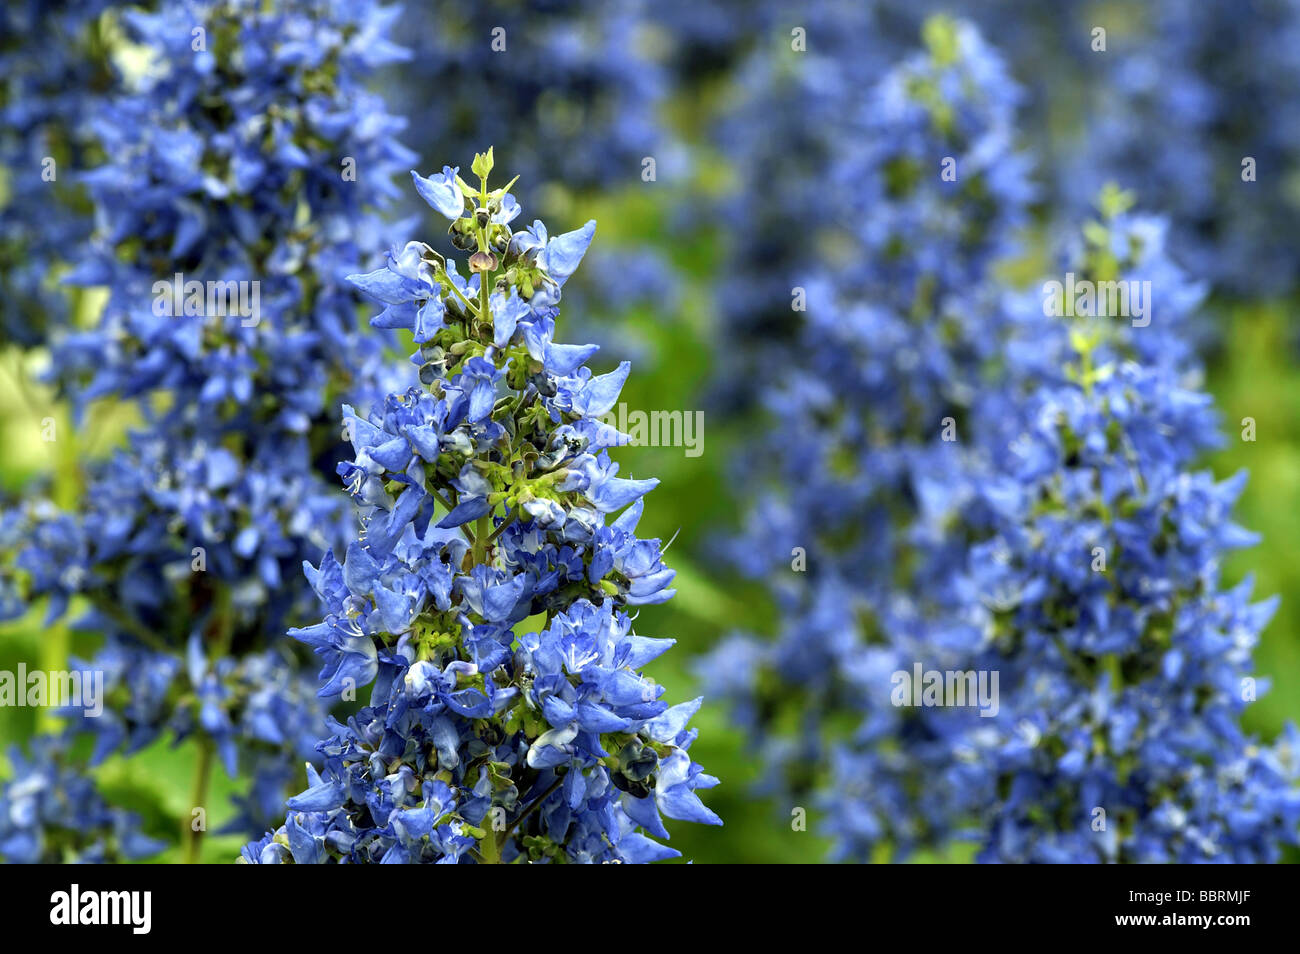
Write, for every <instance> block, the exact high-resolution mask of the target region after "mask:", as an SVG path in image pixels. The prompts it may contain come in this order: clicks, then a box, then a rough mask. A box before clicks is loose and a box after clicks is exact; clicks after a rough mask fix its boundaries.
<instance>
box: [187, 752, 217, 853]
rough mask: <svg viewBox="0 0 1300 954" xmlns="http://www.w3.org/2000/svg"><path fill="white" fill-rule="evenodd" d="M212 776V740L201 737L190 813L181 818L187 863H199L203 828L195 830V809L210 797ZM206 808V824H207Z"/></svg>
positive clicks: (205, 812) (205, 811)
mask: <svg viewBox="0 0 1300 954" xmlns="http://www.w3.org/2000/svg"><path fill="white" fill-rule="evenodd" d="M211 778H212V740H211V739H209V738H208V737H207V736H202V737H200V738H199V760H198V762H197V763H196V764H195V766H194V787H193V788H192V789H191V793H190V806H191V807H190V814H189V815H188V816H187V817H186V818H183V819H181V841H182V843H183V844H184V845H185V855H184V857H185V864H187V865H193V864H198V861H199V848H200V847H201V846H202V844H203V830H202V829H200V830H198V831H195V830H194V811H193V810H194V809H195V808H203V803H204V802H205V801H207V798H208V781H209V780H210V779H211ZM206 814H207V810H206V809H204V815H205V817H204V826H205V827H206V825H207V818H206Z"/></svg>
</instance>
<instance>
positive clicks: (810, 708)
mask: <svg viewBox="0 0 1300 954" xmlns="http://www.w3.org/2000/svg"><path fill="white" fill-rule="evenodd" d="M925 36H926V40H927V46H928V52H927V53H926V54H924V55H923V56H920V57H917V58H913V59H910V60H907V61H905V62H904V63H902V64H901V65H900V66H898V67H896V68H895V69H894V70H892V71H891V72H890V73H889V74H888V75H887V76H886V78H885V79H884V80H883V81H882V82H881V83H880V84H879V85H878V87H877V88H876V91H875V93H874V95H872V96H870V97H867V98H866V99H865V100H864V102H863V105H862V107H861V108H860V111H859V112H858V113H856V114H855V121H856V122H857V123H858V124H859V127H858V128H859V129H860V130H861V132H862V135H861V136H860V137H859V138H858V142H859V145H858V147H857V148H856V149H855V150H852V151H848V150H846V151H845V152H844V154H843V155H842V156H841V157H840V158H839V160H838V161H837V162H836V163H835V164H833V165H832V166H830V167H828V169H827V170H826V171H825V173H824V174H823V176H822V177H821V178H822V181H824V182H825V183H826V188H827V191H828V193H829V194H831V195H834V196H838V197H839V198H838V200H837V201H836V203H835V205H836V207H837V208H839V209H843V210H845V211H847V212H849V213H851V214H852V216H853V220H852V221H851V222H848V223H846V226H845V227H844V230H843V232H842V233H841V241H840V243H839V244H840V247H841V248H848V249H851V250H852V251H851V252H850V253H847V254H843V255H842V256H840V258H839V259H837V258H834V257H832V256H831V255H830V254H829V253H828V254H827V255H826V256H824V258H825V261H824V262H823V264H822V266H821V267H820V268H818V269H817V270H816V271H815V272H813V273H811V277H809V278H808V279H807V281H806V288H805V289H804V290H805V292H806V299H805V300H806V304H807V312H806V314H795V315H793V319H795V320H797V321H798V328H799V331H798V334H799V338H798V345H797V347H795V348H791V349H789V350H787V351H786V352H785V355H784V358H785V360H784V362H783V366H782V372H781V375H780V377H779V378H778V382H777V384H776V386H774V387H772V388H771V390H770V391H769V393H770V395H771V396H770V398H769V399H768V401H767V407H768V412H769V416H770V418H771V420H772V421H773V430H772V431H771V432H770V437H769V438H768V439H767V440H765V441H763V442H762V444H761V451H760V452H758V453H756V454H755V455H753V457H752V458H751V461H752V465H753V466H751V467H750V468H749V470H750V472H751V473H768V474H778V475H779V479H778V480H776V481H775V482H773V483H770V484H769V485H767V486H766V487H764V486H762V485H760V486H759V487H758V488H757V489H756V491H755V492H756V495H757V496H756V502H755V506H754V508H753V510H752V512H751V514H750V519H749V522H748V524H747V526H748V530H747V532H746V533H745V534H743V535H742V537H741V539H740V540H738V541H737V542H736V543H735V544H734V545H733V547H732V548H731V549H732V552H733V555H734V557H735V559H736V561H737V564H738V565H739V566H740V567H741V569H743V570H744V571H746V572H747V573H748V574H749V575H751V576H753V577H755V578H756V579H758V580H761V581H763V582H764V583H765V584H766V585H767V586H768V587H769V589H770V591H771V592H772V593H773V594H774V595H775V597H776V600H777V603H778V607H779V609H780V612H781V620H782V623H781V626H782V628H781V630H780V632H779V633H778V636H777V639H776V640H775V641H771V642H769V641H763V640H759V639H756V638H754V637H751V636H747V635H743V634H741V635H737V636H734V637H731V638H729V639H728V640H727V641H725V642H724V643H723V644H722V646H721V647H720V648H719V649H718V650H717V651H715V653H714V654H712V656H711V657H710V658H709V659H708V660H707V661H706V663H705V665H704V673H705V675H706V677H707V678H708V680H709V682H710V683H711V685H712V687H713V691H714V692H716V693H717V694H721V695H724V696H727V697H729V698H730V699H731V701H732V703H733V704H734V706H735V710H736V712H737V715H738V717H739V719H740V720H741V723H742V725H743V726H744V727H745V728H746V729H747V730H748V732H749V733H751V735H752V736H753V737H754V738H755V739H756V740H757V746H758V749H759V751H760V753H761V755H762V757H763V758H764V761H765V762H766V764H767V765H768V773H767V778H766V787H767V788H768V790H769V791H772V792H774V793H777V794H778V795H779V797H780V798H781V799H782V800H783V802H784V803H786V804H788V805H799V804H805V805H811V804H816V805H819V806H820V807H821V809H822V811H823V815H824V819H825V821H824V829H825V830H826V832H827V833H828V834H830V835H831V836H832V839H833V844H834V853H835V856H836V857H838V858H844V859H853V860H867V859H870V858H873V857H879V856H880V853H881V852H893V853H894V856H896V857H897V856H901V855H905V854H906V853H908V852H909V851H911V850H913V849H915V848H917V847H920V846H940V845H944V844H947V843H950V842H951V841H952V840H953V839H960V838H973V839H975V840H977V841H979V842H981V843H982V845H983V850H982V853H981V855H980V857H981V858H982V859H983V860H1017V861H1025V860H1034V861H1046V860H1051V861H1063V860H1068V861H1093V860H1124V861H1154V860H1178V861H1198V860H1237V861H1242V860H1267V859H1271V858H1273V857H1275V856H1276V852H1277V850H1278V846H1279V844H1280V843H1282V842H1284V841H1286V840H1289V839H1291V838H1293V837H1294V832H1295V826H1296V821H1297V810H1298V809H1300V801H1297V797H1296V793H1295V789H1294V787H1292V782H1293V780H1294V778H1295V756H1294V754H1293V745H1287V744H1285V743H1284V744H1283V745H1281V746H1279V747H1278V748H1276V749H1267V748H1265V747H1262V746H1259V745H1257V744H1255V743H1253V742H1252V741H1251V740H1249V739H1247V738H1246V737H1245V736H1244V735H1243V734H1242V732H1241V730H1240V728H1239V725H1238V718H1237V717H1238V715H1239V714H1240V711H1241V710H1242V708H1243V707H1244V705H1245V704H1246V699H1247V698H1253V696H1251V695H1250V692H1251V691H1254V689H1253V684H1252V683H1246V684H1245V685H1246V687H1247V689H1243V683H1242V680H1243V679H1249V678H1250V655H1251V652H1250V650H1251V647H1252V646H1253V645H1254V642H1255V640H1256V638H1257V636H1258V632H1259V629H1260V628H1261V627H1262V625H1263V623H1264V622H1265V621H1266V620H1267V617H1268V615H1269V612H1270V608H1269V605H1268V604H1264V605H1259V606H1257V605H1252V604H1251V603H1250V602H1249V599H1248V590H1249V586H1248V584H1247V585H1243V586H1242V587H1238V588H1235V589H1232V590H1230V591H1226V592H1225V591H1221V588H1220V587H1219V584H1218V564H1219V559H1220V556H1221V554H1222V553H1223V552H1225V551H1226V550H1227V549H1229V548H1231V547H1235V546H1240V545H1242V544H1243V543H1245V542H1247V540H1248V536H1247V535H1245V534H1244V533H1243V532H1242V531H1240V530H1239V529H1238V528H1237V527H1236V526H1235V525H1233V524H1232V522H1231V519H1230V511H1231V505H1232V501H1233V500H1234V499H1235V496H1236V492H1237V490H1238V489H1239V482H1229V483H1227V484H1218V483H1216V482H1215V481H1214V480H1213V479H1212V478H1211V477H1210V476H1208V475H1205V474H1199V475H1198V474H1194V473H1193V472H1192V471H1191V467H1192V466H1193V465H1194V462H1195V460H1196V459H1197V457H1198V455H1199V454H1200V453H1201V452H1203V450H1204V449H1205V448H1207V447H1209V446H1211V445H1212V443H1213V441H1214V439H1215V437H1216V436H1217V424H1216V421H1215V419H1214V416H1213V414H1212V413H1211V411H1210V407H1209V403H1210V402H1209V399H1208V397H1206V396H1205V395H1203V394H1201V393H1199V391H1198V390H1197V388H1198V381H1197V373H1198V370H1197V366H1196V364H1195V361H1194V358H1193V348H1192V346H1191V343H1190V342H1191V341H1192V340H1193V339H1194V335H1192V334H1191V333H1190V330H1191V329H1193V328H1194V327H1195V312H1196V309H1197V307H1198V305H1199V304H1200V302H1201V300H1202V297H1203V286H1201V285H1200V284H1198V283H1197V282H1195V281H1193V280H1191V279H1190V278H1189V277H1188V276H1187V275H1186V274H1185V273H1183V272H1182V271H1181V270H1179V269H1177V268H1176V267H1175V266H1174V265H1173V264H1172V263H1171V261H1170V259H1169V256H1168V255H1167V254H1166V252H1165V233H1166V231H1167V229H1166V227H1165V226H1164V225H1163V224H1162V223H1161V222H1159V221H1157V220H1152V219H1148V218H1142V217H1137V216H1131V215H1128V214H1126V212H1125V209H1126V205H1127V202H1128V199H1127V197H1126V196H1125V195H1124V194H1123V193H1120V192H1118V191H1115V190H1108V191H1106V192H1104V193H1103V198H1102V207H1103V210H1104V213H1105V215H1104V220H1103V222H1102V223H1092V224H1090V225H1089V226H1088V227H1087V228H1086V229H1085V230H1084V235H1085V240H1084V241H1082V242H1075V243H1072V244H1071V247H1070V250H1069V253H1068V254H1067V255H1066V256H1065V257H1064V258H1063V259H1062V264H1063V266H1064V268H1063V271H1062V273H1061V275H1060V276H1059V277H1060V278H1062V279H1063V278H1064V276H1065V273H1066V271H1067V270H1070V269H1072V270H1073V271H1074V272H1076V273H1077V274H1078V277H1079V278H1081V279H1083V278H1088V279H1094V280H1098V281H1104V280H1110V279H1123V280H1124V281H1131V282H1142V281H1147V282H1150V283H1151V286H1152V287H1154V288H1155V289H1156V293H1155V294H1156V295H1158V298H1157V299H1156V300H1157V301H1158V302H1159V306H1158V309H1157V311H1156V312H1155V317H1154V319H1153V321H1152V322H1151V323H1150V325H1143V326H1141V327H1132V328H1130V327H1128V326H1127V325H1121V322H1123V321H1124V319H1118V318H1113V317H1112V318H1106V319H1099V320H1098V321H1097V322H1092V323H1087V322H1084V323H1078V324H1072V322H1071V321H1070V320H1069V319H1066V318H1064V317H1059V316H1058V315H1059V314H1060V313H1059V312H1058V313H1056V315H1049V313H1048V312H1047V310H1046V309H1045V305H1044V300H1043V295H1042V293H1040V292H1038V291H1035V292H1034V293H1033V294H1030V295H1025V294H1024V293H1022V292H1015V291H1013V290H1012V288H1011V287H1010V286H1008V285H1007V284H1006V283H1005V282H1004V281H1003V280H1001V279H1000V278H999V277H998V275H999V273H998V272H997V271H995V268H994V266H996V265H997V264H998V263H999V262H1000V261H1003V260H1005V259H1006V258H1007V257H1008V256H1010V255H1016V254H1021V253H1020V252H1019V250H1018V244H1017V241H1016V231H1017V229H1018V227H1019V226H1021V225H1023V224H1024V222H1025V220H1026V214H1025V213H1026V209H1027V206H1028V204H1029V203H1030V201H1031V200H1032V199H1033V192H1032V190H1031V189H1030V188H1029V186H1028V185H1027V183H1028V182H1029V181H1030V168H1029V165H1028V163H1027V161H1026V159H1025V158H1024V156H1023V155H1021V154H1019V153H1017V152H1016V151H1015V149H1014V148H1013V141H1012V140H1013V136H1012V131H1013V119H1014V106H1015V104H1016V102H1017V100H1018V94H1017V92H1016V90H1015V87H1014V86H1013V85H1012V84H1011V83H1010V81H1009V79H1008V77H1007V74H1006V70H1005V68H1004V67H1003V66H1002V65H1001V63H1000V60H999V59H998V58H997V57H996V56H995V55H994V54H993V53H992V52H991V51H990V50H989V49H988V48H987V47H986V46H985V45H984V44H983V43H982V42H981V41H980V40H979V38H978V36H977V34H976V33H975V32H974V30H973V29H972V28H970V27H969V26H966V25H961V24H956V23H953V22H951V21H946V20H932V21H929V22H928V24H927V26H926V30H925ZM948 159H951V160H952V163H951V165H950V166H946V165H945V163H946V161H947V160H948ZM945 169H947V170H948V171H949V172H951V174H952V179H953V180H954V181H946V180H945V176H944V174H943V173H944V171H945ZM805 274H808V273H805ZM788 280H789V281H791V284H795V282H794V279H793V278H791V279H788ZM796 301H797V299H796ZM1107 323H1109V324H1107ZM1107 329H1109V330H1107ZM1103 330H1107V333H1106V334H1102V332H1103ZM1094 546H1099V547H1102V548H1104V549H1105V550H1106V552H1107V553H1108V554H1109V563H1108V567H1109V569H1108V570H1105V571H1104V572H1103V571H1097V570H1094V569H1093V562H1094V560H1095V553H1094V551H1093V547H1094ZM918 664H919V665H920V666H921V667H922V668H923V670H925V671H940V672H947V671H954V672H971V673H977V674H978V673H983V674H985V676H986V677H987V676H988V675H989V674H993V673H996V674H997V675H998V676H999V678H1000V703H999V701H998V698H997V697H995V698H994V699H993V700H991V701H992V704H991V705H990V706H989V707H988V714H989V715H991V716H993V717H991V718H986V717H984V716H982V715H981V714H980V712H979V711H978V710H977V709H976V708H974V707H962V708H954V707H944V706H943V705H942V704H940V705H937V706H934V707H929V706H913V705H911V704H910V703H911V701H912V700H911V699H910V698H908V697H904V698H903V699H896V698H895V696H894V693H893V691H892V690H893V688H894V681H893V680H894V674H895V673H898V672H905V673H908V674H909V675H910V674H911V673H912V672H913V668H914V666H916V665H918ZM999 705H1000V708H999ZM791 726H794V730H793V732H791V731H790V730H789V727H791ZM780 727H784V728H780ZM1097 810H1101V811H1103V812H1104V813H1105V815H1098V814H1097ZM1099 818H1101V819H1103V820H1105V824H1104V825H1100V827H1094V826H1097V825H1099V824H1100V823H1099V822H1098V819H1099Z"/></svg>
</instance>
